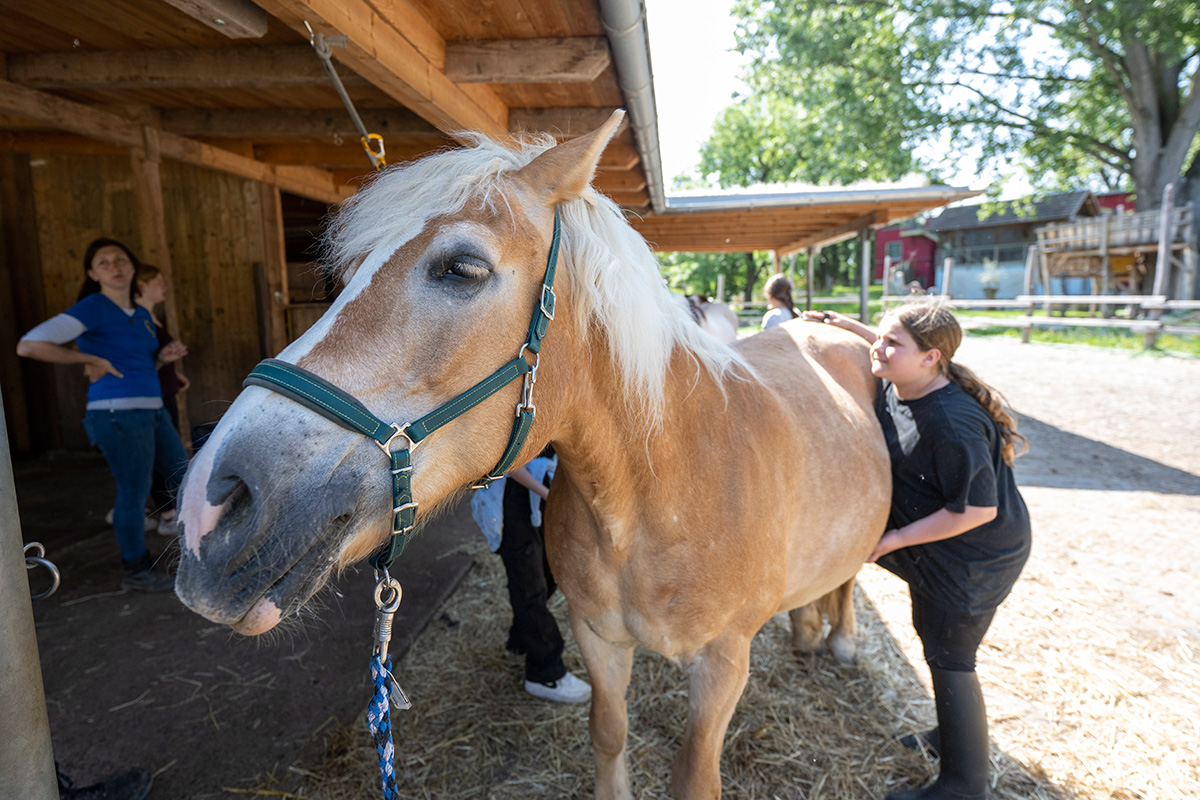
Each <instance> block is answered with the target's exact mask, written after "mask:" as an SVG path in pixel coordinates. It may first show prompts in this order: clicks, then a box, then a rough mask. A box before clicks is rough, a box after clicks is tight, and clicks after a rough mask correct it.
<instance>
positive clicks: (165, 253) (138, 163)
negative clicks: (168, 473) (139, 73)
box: [129, 125, 192, 452]
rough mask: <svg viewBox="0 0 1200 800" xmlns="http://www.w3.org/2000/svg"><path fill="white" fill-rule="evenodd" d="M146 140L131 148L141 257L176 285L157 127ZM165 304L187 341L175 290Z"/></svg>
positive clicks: (184, 421) (145, 133) (183, 412)
mask: <svg viewBox="0 0 1200 800" xmlns="http://www.w3.org/2000/svg"><path fill="white" fill-rule="evenodd" d="M142 137H143V142H144V144H143V145H142V146H141V147H131V148H129V156H130V163H131V165H132V167H133V194H134V200H135V202H136V205H137V214H138V226H139V228H140V230H141V234H142V254H141V257H142V260H143V261H144V262H145V263H147V264H153V265H155V266H156V267H158V268H159V269H160V270H161V271H162V274H163V277H165V278H166V279H167V285H168V286H171V285H173V283H174V281H173V279H172V270H171V250H170V247H169V245H168V242H167V224H166V215H165V212H164V211H163V195H162V174H161V172H160V171H159V163H160V161H161V157H160V155H159V148H158V128H156V127H154V126H153V125H143V126H142ZM164 305H165V307H166V317H167V329H168V330H170V331H171V332H172V334H173V335H175V336H176V337H179V339H180V341H183V342H184V344H187V342H186V340H185V339H184V337H183V332H182V331H180V329H179V310H178V306H177V305H176V303H175V292H174V291H170V292H167V300H166V303H165V304H164ZM176 403H177V404H178V407H179V427H180V428H181V430H180V432H179V435H180V438H182V439H183V444H184V446H185V447H187V448H188V450H189V452H190V450H191V440H192V437H191V429H192V428H191V425H190V424H189V422H188V413H187V393H186V392H185V393H183V394H180V395H177V396H176Z"/></svg>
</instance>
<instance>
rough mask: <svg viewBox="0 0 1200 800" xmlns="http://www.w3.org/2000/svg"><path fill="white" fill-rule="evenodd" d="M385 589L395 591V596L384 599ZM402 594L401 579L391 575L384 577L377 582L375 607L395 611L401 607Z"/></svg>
mask: <svg viewBox="0 0 1200 800" xmlns="http://www.w3.org/2000/svg"><path fill="white" fill-rule="evenodd" d="M385 590H391V591H393V592H395V596H394V597H392V598H391V599H389V600H386V601H385V600H384V599H383V597H384V595H383V593H384V591H385ZM400 595H401V591H400V581H398V580H396V579H395V578H393V577H391V576H390V575H389V576H387V577H385V578H382V579H380V581H379V583H377V584H375V607H376V608H378V609H379V610H380V611H395V610H396V609H397V608H399V607H400Z"/></svg>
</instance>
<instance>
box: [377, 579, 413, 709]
mask: <svg viewBox="0 0 1200 800" xmlns="http://www.w3.org/2000/svg"><path fill="white" fill-rule="evenodd" d="M375 575H376V577H377V579H378V580H377V582H376V583H375V633H374V640H375V642H374V654H375V655H376V656H377V657H378V658H379V664H380V666H381V667H382V668H383V669H384V671H385V672H387V677H388V698H389V699H390V700H391V702H392V706H393V707H395V708H396V710H398V711H404V710H405V709H409V708H412V701H411V700H409V699H408V695H407V694H405V693H404V690H403V689H401V688H400V684H399V683H398V682H397V681H396V676H394V675H393V674H392V672H391V670H390V669H388V645H389V644H390V643H391V641H392V617H393V616H395V614H396V609H398V608H399V607H400V596H401V590H400V581H398V580H396V579H395V578H393V577H392V576H391V575H389V574H388V572H387V570H386V569H384V570H376V572H375Z"/></svg>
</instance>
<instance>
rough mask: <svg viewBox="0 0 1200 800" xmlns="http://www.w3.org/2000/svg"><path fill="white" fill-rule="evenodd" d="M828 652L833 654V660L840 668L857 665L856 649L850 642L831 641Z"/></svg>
mask: <svg viewBox="0 0 1200 800" xmlns="http://www.w3.org/2000/svg"><path fill="white" fill-rule="evenodd" d="M829 652H830V653H832V654H833V658H834V660H835V661H837V663H839V664H841V665H842V666H846V667H852V666H854V665H855V664H857V663H858V654H857V648H856V647H855V646H854V642H852V641H846V640H842V639H831V640H830V641H829Z"/></svg>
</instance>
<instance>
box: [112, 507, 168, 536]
mask: <svg viewBox="0 0 1200 800" xmlns="http://www.w3.org/2000/svg"><path fill="white" fill-rule="evenodd" d="M112 519H113V509H111V508H110V509H109V510H108V513H107V514H105V515H104V521H105V522H107V523H108V524H109V525H112ZM157 527H158V523H157V522H155V521H154V518H153V517H147V516H145V515H144V514H143V515H142V530H143V531H145V532H146V533H149V532H150V531H152V530H154V529H155V528H157ZM159 533H162V531H159Z"/></svg>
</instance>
